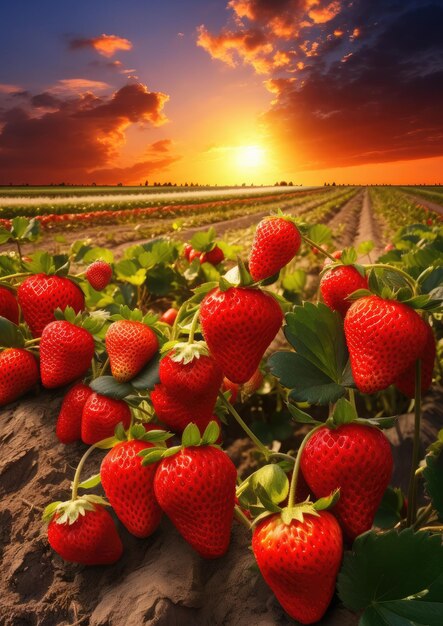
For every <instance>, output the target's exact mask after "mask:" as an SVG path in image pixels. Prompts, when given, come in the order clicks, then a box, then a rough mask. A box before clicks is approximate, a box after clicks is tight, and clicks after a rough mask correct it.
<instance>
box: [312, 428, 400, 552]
mask: <svg viewBox="0 0 443 626" xmlns="http://www.w3.org/2000/svg"><path fill="white" fill-rule="evenodd" d="M392 463H393V462H392V452H391V446H390V444H389V441H388V440H387V438H386V437H385V435H384V434H383V433H382V432H381V431H380V430H378V429H377V428H374V427H372V426H365V425H361V424H352V423H351V424H344V425H342V426H339V427H338V428H335V429H330V428H328V427H327V426H324V427H322V428H320V429H319V430H318V431H317V432H315V433H314V434H313V435H312V437H311V438H310V439H309V440H308V442H307V444H306V447H305V448H304V450H303V452H302V457H301V469H302V472H303V476H304V477H305V479H306V482H307V483H308V485H309V487H310V488H311V489H312V491H313V493H314V494H315V496H316V497H317V498H321V497H323V496H327V495H329V494H330V493H331V491H333V490H334V489H337V488H339V489H340V499H339V501H338V503H337V504H336V505H335V507H334V509H333V512H334V515H335V516H336V517H337V519H338V521H339V522H340V525H341V527H342V529H343V533H344V535H345V537H346V538H347V539H348V540H349V541H353V540H354V539H355V537H357V536H358V535H361V533H364V532H366V531H367V530H369V529H370V528H371V526H372V523H373V521H374V517H375V513H376V511H377V509H378V506H379V504H380V502H381V499H382V497H383V494H384V492H385V490H386V487H387V486H388V484H389V480H390V478H391V474H392Z"/></svg>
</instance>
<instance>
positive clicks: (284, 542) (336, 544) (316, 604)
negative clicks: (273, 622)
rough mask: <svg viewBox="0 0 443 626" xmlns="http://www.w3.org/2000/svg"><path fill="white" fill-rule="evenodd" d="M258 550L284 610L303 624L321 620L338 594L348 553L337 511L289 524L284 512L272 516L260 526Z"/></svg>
mask: <svg viewBox="0 0 443 626" xmlns="http://www.w3.org/2000/svg"><path fill="white" fill-rule="evenodd" d="M252 550H253V551H254V556H255V558H256V561H257V564H258V566H259V568H260V571H261V573H262V575H263V578H264V579H265V581H266V583H267V584H268V585H269V587H270V588H271V589H272V591H273V592H274V594H275V596H276V598H277V600H278V601H279V602H280V604H281V605H282V607H283V608H284V610H285V611H286V612H287V613H288V614H289V615H290V616H291V617H292V618H293V619H296V620H297V621H298V622H300V623H301V624H313V623H314V622H318V621H319V620H320V619H321V618H322V617H323V615H324V613H325V612H326V609H327V608H328V606H329V603H330V602H331V599H332V596H333V595H334V590H335V580H336V577H337V573H338V570H339V567H340V564H341V559H342V555H343V540H342V535H341V530H340V527H339V525H338V524H337V521H336V519H335V518H334V516H333V515H331V513H328V511H320V512H319V515H318V517H317V516H314V515H305V516H304V520H303V522H300V521H298V520H292V521H291V523H290V524H288V525H286V524H284V523H283V521H282V520H281V517H280V515H271V516H270V517H267V518H265V519H264V520H263V521H262V522H260V523H259V524H258V526H257V527H256V529H255V530H254V534H253V537H252Z"/></svg>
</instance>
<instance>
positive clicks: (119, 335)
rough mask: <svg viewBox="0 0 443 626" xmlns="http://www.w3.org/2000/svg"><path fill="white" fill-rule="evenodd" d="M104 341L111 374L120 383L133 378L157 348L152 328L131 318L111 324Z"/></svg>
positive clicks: (155, 336)
mask: <svg viewBox="0 0 443 626" xmlns="http://www.w3.org/2000/svg"><path fill="white" fill-rule="evenodd" d="M105 343H106V350H107V352H108V355H109V362H110V364H111V371H112V375H113V376H114V378H115V379H116V380H118V382H120V383H124V382H127V381H128V380H131V378H134V376H136V375H137V374H138V373H139V372H140V371H141V370H142V369H143V368H144V366H145V365H146V363H148V362H149V361H150V360H151V359H152V357H153V356H154V354H155V353H156V352H157V350H158V339H157V335H156V334H155V332H154V331H153V330H152V328H149V326H146V324H142V323H141V322H135V321H131V320H119V321H117V322H114V323H113V324H111V326H110V327H109V328H108V331H107V333H106V337H105Z"/></svg>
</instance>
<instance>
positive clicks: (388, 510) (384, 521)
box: [374, 487, 405, 529]
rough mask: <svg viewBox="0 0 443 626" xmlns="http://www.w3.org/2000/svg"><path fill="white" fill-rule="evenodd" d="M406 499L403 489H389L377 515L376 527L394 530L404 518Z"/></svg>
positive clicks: (384, 495)
mask: <svg viewBox="0 0 443 626" xmlns="http://www.w3.org/2000/svg"><path fill="white" fill-rule="evenodd" d="M404 505H405V498H404V495H403V492H402V490H401V489H394V488H393V487H388V488H387V489H386V491H385V493H384V494H383V498H382V501H381V502H380V506H379V507H378V509H377V513H376V514H375V519H374V526H376V527H378V528H383V529H384V528H393V527H394V526H395V525H396V524H397V522H399V521H400V520H401V519H402V518H403V509H404Z"/></svg>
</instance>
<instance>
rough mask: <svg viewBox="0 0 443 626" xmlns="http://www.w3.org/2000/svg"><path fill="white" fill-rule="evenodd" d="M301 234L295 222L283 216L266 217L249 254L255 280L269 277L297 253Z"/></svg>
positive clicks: (261, 223) (250, 270)
mask: <svg viewBox="0 0 443 626" xmlns="http://www.w3.org/2000/svg"><path fill="white" fill-rule="evenodd" d="M300 244H301V235H300V232H299V230H298V228H297V227H296V226H295V224H294V223H293V222H291V221H289V220H287V219H284V218H282V217H265V219H263V220H262V221H261V222H260V223H259V225H258V226H257V230H256V231H255V235H254V241H253V242H252V248H251V253H250V255H249V272H250V274H251V276H252V278H253V279H254V280H263V279H264V278H269V277H270V276H273V275H274V274H276V273H277V272H279V271H280V270H281V268H282V267H284V266H285V265H286V264H287V263H289V261H290V260H291V259H293V258H294V256H295V255H296V254H297V252H298V250H299V248H300Z"/></svg>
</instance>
